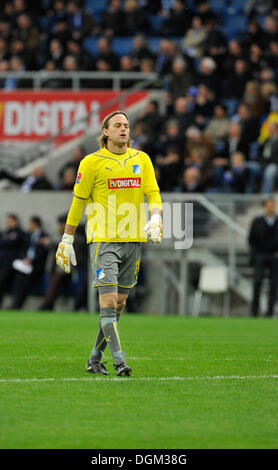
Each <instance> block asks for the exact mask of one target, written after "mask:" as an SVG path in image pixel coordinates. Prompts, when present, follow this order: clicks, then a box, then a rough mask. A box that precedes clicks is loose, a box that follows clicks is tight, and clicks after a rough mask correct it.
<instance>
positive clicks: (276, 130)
mask: <svg viewBox="0 0 278 470" xmlns="http://www.w3.org/2000/svg"><path fill="white" fill-rule="evenodd" d="M268 128H269V133H270V137H269V138H268V139H267V140H266V141H265V142H264V144H263V146H262V148H261V157H260V161H261V163H262V167H263V182H262V193H263V194H271V193H272V192H273V191H274V188H275V184H276V180H277V176H278V123H276V122H270V123H269V126H268Z"/></svg>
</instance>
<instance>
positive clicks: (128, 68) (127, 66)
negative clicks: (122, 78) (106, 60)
mask: <svg viewBox="0 0 278 470" xmlns="http://www.w3.org/2000/svg"><path fill="white" fill-rule="evenodd" d="M120 69H121V71H122V72H134V66H133V62H132V59H131V57H130V56H129V55H123V56H122V57H121V59H120ZM131 83H134V81H132V82H131Z"/></svg>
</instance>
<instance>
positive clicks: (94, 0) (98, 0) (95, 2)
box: [85, 0, 107, 13]
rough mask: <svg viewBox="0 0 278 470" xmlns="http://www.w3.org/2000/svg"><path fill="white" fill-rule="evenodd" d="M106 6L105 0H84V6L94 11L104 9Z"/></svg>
mask: <svg viewBox="0 0 278 470" xmlns="http://www.w3.org/2000/svg"><path fill="white" fill-rule="evenodd" d="M106 6H107V0H86V1H85V8H86V9H87V10H90V11H92V13H94V12H96V13H97V12H100V11H102V10H105V8H106Z"/></svg>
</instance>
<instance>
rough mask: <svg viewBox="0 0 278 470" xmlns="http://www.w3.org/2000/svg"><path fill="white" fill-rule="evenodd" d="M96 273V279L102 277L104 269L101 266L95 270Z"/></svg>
mask: <svg viewBox="0 0 278 470" xmlns="http://www.w3.org/2000/svg"><path fill="white" fill-rule="evenodd" d="M96 275H97V279H103V278H104V277H105V274H104V271H103V269H101V268H100V269H97V270H96Z"/></svg>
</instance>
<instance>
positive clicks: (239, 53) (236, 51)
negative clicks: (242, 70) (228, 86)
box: [223, 39, 245, 78]
mask: <svg viewBox="0 0 278 470" xmlns="http://www.w3.org/2000/svg"><path fill="white" fill-rule="evenodd" d="M236 60H245V54H244V52H243V46H242V44H241V43H240V42H239V41H238V40H237V39H231V40H230V41H229V43H228V51H227V58H226V60H225V61H224V64H223V71H224V76H225V78H229V77H230V74H231V73H234V70H235V61H236Z"/></svg>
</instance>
